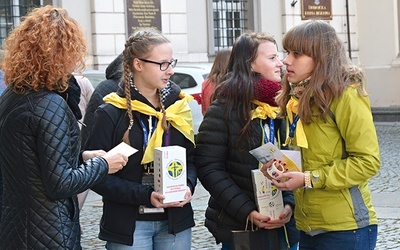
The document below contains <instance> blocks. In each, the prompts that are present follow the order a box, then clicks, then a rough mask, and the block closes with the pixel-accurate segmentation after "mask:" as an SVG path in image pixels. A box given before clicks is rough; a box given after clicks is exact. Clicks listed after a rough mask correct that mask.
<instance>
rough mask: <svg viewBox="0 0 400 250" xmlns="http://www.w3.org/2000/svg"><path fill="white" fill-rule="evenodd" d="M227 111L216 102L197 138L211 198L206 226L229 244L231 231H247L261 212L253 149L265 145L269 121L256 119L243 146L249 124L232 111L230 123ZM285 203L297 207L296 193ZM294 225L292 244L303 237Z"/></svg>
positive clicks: (204, 182)
mask: <svg viewBox="0 0 400 250" xmlns="http://www.w3.org/2000/svg"><path fill="white" fill-rule="evenodd" d="M226 110H227V107H226V104H221V103H220V102H218V101H216V102H213V103H212V104H211V105H210V108H209V109H208V110H207V113H206V114H205V117H204V119H203V122H202V123H201V125H200V128H199V133H198V134H197V137H196V158H195V162H196V168H197V173H198V178H199V180H200V182H201V183H202V185H203V186H204V188H205V189H207V190H208V192H209V193H210V195H211V197H210V200H209V202H208V207H207V210H206V221H205V225H206V227H207V228H208V229H209V231H210V232H211V233H212V234H213V235H214V237H215V239H216V242H217V243H219V242H226V243H229V241H230V236H231V234H230V231H231V230H244V228H245V227H246V219H247V216H248V215H249V214H250V212H251V211H253V210H257V207H256V203H255V198H254V189H253V182H252V177H251V170H252V169H257V168H258V161H257V160H256V158H254V157H253V156H252V155H251V154H250V153H249V150H251V149H254V148H257V147H259V146H261V145H262V144H263V139H262V138H263V130H262V127H261V124H260V122H262V126H264V125H265V123H266V122H268V121H265V120H264V121H260V119H254V120H253V121H252V122H251V125H250V126H251V128H252V131H253V133H252V134H251V135H250V136H248V137H247V138H246V142H245V143H242V144H240V143H238V142H237V138H238V136H239V133H240V131H241V129H242V128H243V127H244V123H245V121H240V120H239V118H238V117H237V110H234V111H233V112H232V118H231V120H230V121H226V120H225V118H224V116H225V114H226ZM283 201H284V203H285V204H290V205H292V207H294V197H293V192H292V191H287V192H283ZM294 223H295V222H294V220H293V219H292V220H291V221H290V222H289V223H288V224H286V225H287V230H288V233H289V241H290V243H291V244H294V243H295V242H297V241H298V237H299V235H298V234H299V232H298V231H297V230H296V228H295V225H294ZM275 230H283V228H282V229H275Z"/></svg>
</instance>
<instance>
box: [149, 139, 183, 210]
mask: <svg viewBox="0 0 400 250" xmlns="http://www.w3.org/2000/svg"><path fill="white" fill-rule="evenodd" d="M186 169H187V167H186V149H185V148H184V147H181V146H167V147H159V148H155V149H154V189H155V191H156V192H158V193H161V194H163V195H164V196H165V200H164V201H163V202H164V203H169V202H176V201H182V200H184V199H185V194H186V187H187V183H186V175H187V172H186V171H187V170H186Z"/></svg>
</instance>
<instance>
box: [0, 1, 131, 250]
mask: <svg viewBox="0 0 400 250" xmlns="http://www.w3.org/2000/svg"><path fill="white" fill-rule="evenodd" d="M85 54H86V44H85V40H84V34H83V32H82V30H81V28H80V27H79V25H78V23H77V22H76V21H75V20H74V19H72V18H70V17H69V16H68V13H67V12H66V11H65V10H64V9H61V8H53V7H51V6H46V7H43V8H38V9H35V10H34V11H33V12H31V13H30V14H29V15H28V16H27V17H26V18H25V19H24V21H23V22H22V23H21V24H20V25H19V26H18V27H16V29H15V30H13V31H12V32H11V33H10V35H9V36H8V38H7V39H6V42H5V58H4V61H3V65H2V69H3V70H4V75H5V79H6V84H7V85H8V88H7V90H6V91H5V92H4V93H3V94H2V96H1V97H0V162H1V164H0V167H1V173H2V176H3V187H4V190H3V198H4V199H3V206H2V215H1V222H0V249H81V245H80V238H81V231H80V226H79V208H78V199H77V196H76V195H77V194H78V193H80V192H82V191H84V190H86V189H88V188H90V187H91V186H92V185H93V184H95V183H98V182H100V181H101V180H102V179H104V177H105V176H107V173H114V172H116V171H118V170H119V169H121V168H122V166H123V165H125V163H126V161H127V157H126V156H123V155H121V154H116V155H111V154H105V152H104V151H102V150H96V151H85V152H83V153H80V140H79V127H78V123H77V120H76V118H75V116H74V113H73V112H72V111H71V109H70V107H69V106H68V104H67V102H66V101H65V100H64V99H63V97H62V96H60V93H63V92H64V93H65V91H66V89H67V88H68V87H69V86H68V82H67V79H68V77H69V76H70V74H71V72H72V71H73V70H74V68H75V67H76V65H79V64H80V65H81V66H84V57H85ZM64 96H66V95H64ZM69 98H70V99H69V101H71V96H69ZM96 149H97V148H96ZM100 156H101V157H100ZM84 160H85V162H84Z"/></svg>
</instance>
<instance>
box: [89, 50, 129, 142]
mask: <svg viewBox="0 0 400 250" xmlns="http://www.w3.org/2000/svg"><path fill="white" fill-rule="evenodd" d="M122 59H123V54H122V53H121V54H120V55H118V56H117V57H116V58H115V59H114V60H113V61H112V62H111V63H110V64H109V65H108V66H107V68H106V80H104V81H102V82H100V83H99V85H97V87H96V89H95V90H94V92H93V94H92V96H91V97H90V100H89V102H88V104H87V106H86V111H85V114H84V118H83V124H85V126H83V127H82V145H85V143H86V141H87V138H88V137H89V135H90V132H91V130H92V126H93V119H94V112H95V111H96V109H97V107H99V106H100V105H102V104H104V101H103V98H104V97H105V96H106V95H108V94H110V93H112V92H116V91H117V89H118V84H119V83H120V82H121V81H122V80H123V78H122V76H123V66H122Z"/></svg>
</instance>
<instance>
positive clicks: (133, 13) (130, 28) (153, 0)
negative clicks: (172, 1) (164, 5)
mask: <svg viewBox="0 0 400 250" xmlns="http://www.w3.org/2000/svg"><path fill="white" fill-rule="evenodd" d="M125 13H126V27H127V35H128V36H130V35H131V34H132V33H133V32H135V31H136V30H137V29H139V28H155V29H158V30H160V31H161V5H160V0H126V12H125Z"/></svg>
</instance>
